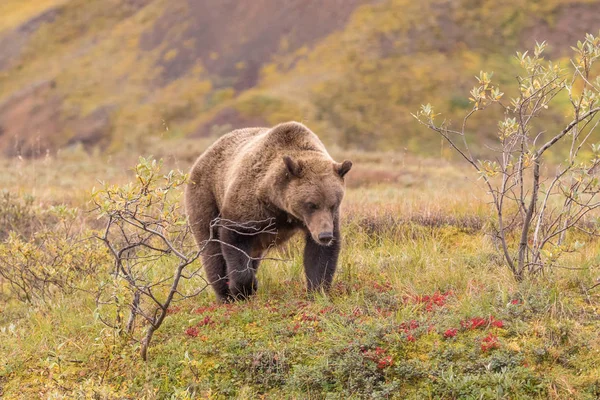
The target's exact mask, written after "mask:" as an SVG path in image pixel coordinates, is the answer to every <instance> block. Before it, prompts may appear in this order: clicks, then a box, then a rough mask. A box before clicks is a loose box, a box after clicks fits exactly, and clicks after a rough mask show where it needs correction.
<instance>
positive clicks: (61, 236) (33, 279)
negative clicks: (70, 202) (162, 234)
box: [0, 193, 108, 302]
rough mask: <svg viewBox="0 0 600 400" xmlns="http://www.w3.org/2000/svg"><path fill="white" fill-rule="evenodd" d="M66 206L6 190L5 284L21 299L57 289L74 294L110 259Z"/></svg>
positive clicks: (1, 260)
mask: <svg viewBox="0 0 600 400" xmlns="http://www.w3.org/2000/svg"><path fill="white" fill-rule="evenodd" d="M80 214H81V213H80V211H79V210H78V209H76V208H70V207H67V206H62V205H61V206H51V207H47V208H42V207H38V206H35V205H34V199H33V197H30V196H24V197H23V198H18V197H15V196H12V195H10V194H8V193H4V194H3V196H2V200H1V201H0V218H2V220H3V221H5V222H6V225H4V227H5V228H4V230H3V231H2V233H3V234H4V235H5V236H4V237H3V238H2V239H3V240H2V242H0V277H1V279H0V285H3V286H4V287H6V288H7V290H8V293H10V295H11V296H12V297H14V298H16V299H18V300H21V301H26V302H32V301H36V300H41V301H44V300H46V299H48V298H49V297H51V295H52V294H53V293H55V292H57V291H59V292H63V293H70V292H72V291H73V290H75V289H76V288H77V286H78V283H80V282H81V281H82V280H84V279H85V277H87V276H89V275H91V274H93V273H95V272H96V271H97V270H98V269H99V268H100V266H102V265H104V264H105V263H106V262H107V260H108V258H107V254H106V251H105V250H104V249H103V248H102V247H101V246H100V245H99V243H97V242H96V241H93V240H91V239H92V232H91V231H90V230H88V229H86V228H85V225H84V223H83V222H82V221H81V215H80Z"/></svg>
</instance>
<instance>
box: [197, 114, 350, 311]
mask: <svg viewBox="0 0 600 400" xmlns="http://www.w3.org/2000/svg"><path fill="white" fill-rule="evenodd" d="M351 167H352V163H351V162H350V161H344V162H343V163H336V162H335V161H333V159H332V158H331V156H330V155H329V154H328V153H327V150H326V149H325V147H324V146H323V143H321V141H320V140H319V138H318V137H317V135H315V134H314V133H313V132H311V131H310V130H309V129H308V128H307V127H305V126H304V125H302V124H300V123H297V122H287V123H284V124H280V125H277V126H275V127H274V128H271V129H270V128H247V129H240V130H236V131H233V132H231V133H229V134H227V135H224V136H223V137H221V138H220V139H219V140H217V142H215V143H214V144H213V145H212V146H211V147H210V148H208V149H207V150H206V151H205V152H204V153H203V154H202V155H201V156H200V157H199V158H198V160H197V161H196V163H195V164H194V166H193V167H192V170H191V172H190V183H189V185H188V186H187V189H186V211H187V213H188V216H189V221H190V225H191V227H192V231H193V233H194V236H195V239H196V242H197V243H198V245H199V246H201V247H204V251H203V256H202V258H203V264H204V268H205V270H206V274H207V278H208V280H209V282H210V283H211V284H212V286H213V289H214V290H215V292H216V293H217V297H218V298H219V300H221V301H229V300H232V299H235V298H238V297H241V298H244V297H246V296H248V295H250V294H252V293H253V292H254V291H255V290H256V288H257V281H256V277H255V273H256V269H257V268H258V264H259V261H260V260H259V259H260V258H261V257H263V256H264V253H265V252H266V250H267V249H268V248H270V247H272V246H274V245H277V244H280V243H283V242H285V241H286V240H287V239H289V238H290V237H291V236H292V235H293V234H294V233H296V232H299V231H302V232H304V233H305V237H306V248H305V252H304V265H305V272H306V275H307V281H308V282H307V283H308V287H309V290H317V289H320V288H325V289H328V288H329V286H330V285H331V280H332V278H333V273H334V271H335V266H336V264H337V257H338V254H339V250H340V234H339V205H340V202H341V201H342V197H343V195H344V178H343V177H344V175H345V174H346V173H347V172H348V171H349V170H350V168H351ZM219 217H220V218H221V219H222V220H227V221H232V222H223V223H221V225H228V224H229V225H231V224H233V223H234V224H235V227H234V226H221V227H218V228H216V229H214V230H213V232H211V228H210V226H211V222H212V221H214V220H215V218H219ZM259 221H262V222H259ZM265 221H270V222H272V223H274V226H273V225H272V226H271V228H273V227H274V228H275V229H276V233H273V232H271V233H261V234H258V235H257V234H254V232H256V231H257V230H261V229H264V228H265V227H266V226H267V225H268V223H266V222H265ZM211 239H212V240H211Z"/></svg>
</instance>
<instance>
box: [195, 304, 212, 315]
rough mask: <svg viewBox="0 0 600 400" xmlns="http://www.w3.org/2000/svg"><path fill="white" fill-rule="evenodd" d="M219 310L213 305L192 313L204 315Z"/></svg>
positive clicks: (197, 309) (196, 309) (199, 308)
mask: <svg viewBox="0 0 600 400" xmlns="http://www.w3.org/2000/svg"><path fill="white" fill-rule="evenodd" d="M216 309H217V306H216V305H214V304H213V305H211V306H205V307H198V308H195V309H193V310H192V313H194V314H204V313H206V312H212V311H215V310H216Z"/></svg>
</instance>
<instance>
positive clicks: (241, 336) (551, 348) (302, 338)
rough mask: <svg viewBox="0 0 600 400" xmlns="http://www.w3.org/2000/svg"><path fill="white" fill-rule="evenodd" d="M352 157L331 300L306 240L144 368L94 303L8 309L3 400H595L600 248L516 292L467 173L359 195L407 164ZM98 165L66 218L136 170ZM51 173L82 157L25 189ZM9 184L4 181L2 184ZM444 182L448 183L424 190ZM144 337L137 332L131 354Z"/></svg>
mask: <svg viewBox="0 0 600 400" xmlns="http://www.w3.org/2000/svg"><path fill="white" fill-rule="evenodd" d="M348 156H349V157H352V158H353V159H355V160H358V161H360V162H359V163H358V164H357V165H358V166H360V167H359V168H357V169H356V171H353V172H356V176H355V179H356V181H355V183H352V181H350V182H349V186H350V188H349V189H348V190H347V197H346V199H345V208H344V213H345V217H344V225H343V234H344V247H343V251H342V256H341V259H340V263H339V271H338V273H337V275H336V279H335V286H334V289H333V292H332V294H331V296H329V297H325V296H322V295H317V296H316V297H314V298H311V297H309V296H308V295H307V294H306V292H305V290H304V278H303V272H302V260H301V251H302V247H301V245H302V244H301V241H300V240H294V241H292V243H291V244H290V245H289V246H288V247H286V248H284V249H282V250H280V251H279V252H278V253H277V254H275V256H276V257H280V258H282V259H285V261H278V262H276V261H265V262H264V263H263V265H261V268H260V271H259V281H260V289H259V292H258V294H257V295H256V296H255V297H254V298H252V299H251V300H249V301H246V302H241V303H236V304H233V305H228V306H219V305H215V301H214V295H213V294H212V293H211V292H210V291H206V292H204V293H202V294H201V295H200V296H198V297H197V298H194V299H189V300H186V301H183V302H180V303H177V304H176V305H175V306H174V307H172V313H171V314H170V315H169V317H168V318H167V320H166V322H165V324H164V325H163V326H162V327H161V328H160V330H159V331H158V332H157V333H156V335H155V337H154V339H153V343H152V345H151V347H150V350H149V361H148V362H147V363H143V362H142V361H141V360H140V358H139V354H138V350H139V346H138V345H136V343H135V342H131V341H124V340H122V339H119V338H118V337H116V336H115V334H114V333H113V331H112V330H111V329H109V328H107V327H106V326H104V325H103V324H102V323H101V322H100V321H99V320H98V319H97V318H96V317H95V315H96V314H95V310H96V304H95V301H94V296H93V294H92V293H89V292H86V291H79V292H76V293H75V294H73V295H68V296H67V295H62V294H61V293H57V294H56V296H55V297H54V298H52V300H51V301H50V302H49V303H48V304H37V305H25V304H22V303H18V302H15V301H11V300H8V299H7V298H6V297H2V300H1V302H0V393H2V396H3V398H7V399H12V398H23V399H29V398H107V399H112V398H131V399H134V398H135V399H137V398H148V399H154V398H161V399H162V398H178V399H184V398H215V399H220V398H239V399H247V398H269V399H271V398H297V399H305V398H314V399H320V398H328V399H329V398H340V399H346V398H402V399H404V398H415V399H423V398H444V399H453V398H461V399H462V398H473V399H479V398H484V399H496V398H506V399H513V398H533V399H536V398H540V399H545V398H556V399H559V398H565V397H570V398H577V399H595V398H597V397H598V396H599V395H600V380H599V378H598V377H599V376H600V365H599V364H598V362H597V360H598V359H599V358H600V341H598V332H599V329H600V322H599V321H598V313H599V311H600V307H599V304H600V291H599V290H598V289H594V290H591V291H585V290H584V288H586V287H590V286H592V285H593V283H594V279H595V278H596V276H597V274H598V268H597V258H598V257H597V253H598V250H599V247H600V246H599V245H600V244H599V243H597V242H592V243H589V244H588V245H587V246H586V247H585V248H584V250H583V253H581V254H573V255H570V256H569V257H570V258H568V259H565V260H564V264H565V265H567V266H577V267H584V268H585V269H583V270H576V271H570V270H560V269H557V270H554V271H550V272H549V273H548V274H546V275H545V276H543V277H539V278H537V279H534V280H529V281H527V282H524V283H520V284H519V283H516V282H515V281H514V280H513V279H512V277H511V276H510V274H509V272H508V269H507V268H506V267H505V266H503V261H502V258H501V257H500V256H499V254H498V253H497V251H496V249H495V248H494V245H493V242H492V241H491V239H490V236H489V235H488V234H487V229H488V228H487V226H488V225H487V222H488V221H489V218H490V216H491V214H490V211H489V209H488V208H487V205H486V203H485V197H484V196H483V193H479V192H478V191H477V190H475V191H473V190H471V189H470V188H471V182H469V181H468V180H467V181H465V180H460V179H459V178H458V177H460V176H462V173H461V172H460V170H459V169H458V168H457V166H455V165H452V164H447V165H440V164H439V163H436V162H430V161H428V160H417V159H415V160H412V159H411V158H410V157H398V159H399V160H404V161H405V162H406V164H405V165H404V167H403V168H404V170H405V171H407V174H408V175H410V176H412V179H409V178H406V177H405V178H403V180H399V181H396V183H393V184H390V183H386V182H379V183H377V182H371V184H366V183H365V182H362V183H360V184H359V182H361V181H360V175H361V174H362V173H366V172H365V171H368V170H369V169H371V168H379V169H381V170H388V171H392V172H393V171H396V170H398V169H400V168H401V166H400V165H399V164H398V163H400V161H398V163H391V164H389V163H388V164H383V163H382V162H381V161H382V160H390V159H391V157H390V156H389V155H387V156H386V155H378V154H350V155H348ZM69 159H71V161H69ZM100 160H101V159H100V158H94V157H92V158H91V159H88V161H87V163H84V165H83V166H82V167H81V168H80V170H79V173H78V174H77V173H75V172H72V173H73V174H74V175H73V176H72V177H70V178H72V179H79V181H80V182H86V183H80V186H79V187H80V188H81V189H80V190H76V191H71V193H70V197H69V199H70V200H69V201H70V202H72V203H74V204H80V205H81V206H82V207H85V205H84V204H83V203H82V202H83V200H84V199H85V196H84V193H85V189H86V186H92V185H93V184H94V182H93V181H94V180H93V179H92V176H95V177H102V176H103V175H105V176H110V177H111V180H113V181H115V182H119V181H121V182H122V181H124V180H125V179H126V178H127V176H126V174H124V173H123V172H122V171H124V170H125V169H124V168H123V165H122V164H120V163H121V162H122V163H125V161H119V162H115V161H114V160H113V162H112V163H110V164H104V163H101V162H100ZM43 162H46V163H51V165H52V166H53V168H52V169H53V174H56V175H58V176H62V174H61V171H65V172H66V171H73V168H74V166H75V165H81V160H80V159H78V158H77V157H76V155H71V156H70V157H66V156H65V157H64V158H63V159H60V160H55V159H53V160H46V161H23V163H24V165H23V168H22V169H21V171H22V173H23V174H25V175H26V176H25V177H22V178H26V177H27V176H29V175H28V174H31V173H32V172H31V171H37V172H36V173H37V174H38V175H37V176H40V174H42V173H41V171H42V169H41V168H40V164H41V163H43ZM107 165H109V166H107ZM361 167H362V169H361ZM48 170H49V168H46V169H45V170H44V171H46V173H47V174H49V172H48ZM6 171H7V170H6V169H4V170H3V173H2V174H1V175H2V176H3V179H5V180H8V178H7V176H8V174H7V173H6ZM361 171H362V172H361ZM436 172H437V174H438V175H437V176H438V177H439V181H438V183H437V184H434V183H433V181H432V179H431V178H428V179H419V177H423V176H425V177H426V176H428V174H435V173H436ZM390 173H391V172H390ZM42 176H46V175H42ZM44 179H45V180H43V181H42V184H40V185H38V186H37V187H36V191H37V196H38V197H37V198H38V200H39V202H40V203H43V202H46V201H49V200H50V199H52V198H53V196H57V195H58V193H62V191H61V190H60V188H59V187H54V188H53V189H52V182H54V181H53V180H52V177H51V176H49V175H48V176H46V178H44ZM56 179H58V180H60V179H61V178H56ZM25 182H26V180H25ZM7 187H8V188H10V189H14V190H20V191H22V192H23V191H25V189H26V187H27V184H26V183H24V181H23V179H21V180H14V181H12V184H7ZM65 196H66V195H65ZM468 200H469V201H470V203H469V202H467V201H468ZM468 216H471V217H472V218H477V219H478V220H481V221H482V223H477V224H475V223H473V222H472V219H465V218H466V217H468ZM201 284H202V282H201V281H196V282H192V283H187V285H190V287H198V285H201ZM81 285H82V287H83V288H85V289H86V290H90V291H93V290H94V289H95V287H96V285H97V282H96V281H95V280H94V279H93V278H88V279H87V281H86V282H83V283H82V284H81ZM425 296H430V297H429V298H427V297H425ZM513 303H514V304H513ZM492 317H493V319H492ZM477 321H479V322H477ZM495 321H496V322H495ZM497 321H502V322H501V323H500V322H497ZM478 323H480V324H482V325H481V326H479V327H473V329H471V328H472V325H473V324H475V325H477V324H478ZM453 329H455V331H453ZM142 330H143V326H138V327H137V330H136V334H135V337H139V336H140V333H141V331H142Z"/></svg>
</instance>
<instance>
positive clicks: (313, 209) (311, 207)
mask: <svg viewBox="0 0 600 400" xmlns="http://www.w3.org/2000/svg"><path fill="white" fill-rule="evenodd" d="M306 206H307V207H308V209H309V210H311V211H316V210H318V209H319V206H318V205H316V204H315V203H311V202H309V203H308V204H306Z"/></svg>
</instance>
